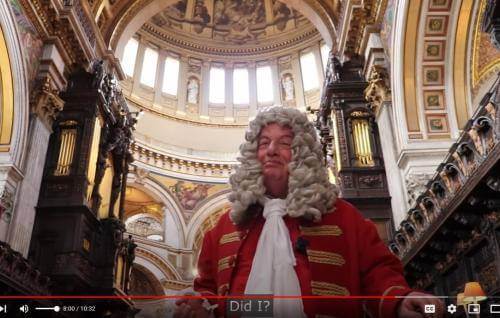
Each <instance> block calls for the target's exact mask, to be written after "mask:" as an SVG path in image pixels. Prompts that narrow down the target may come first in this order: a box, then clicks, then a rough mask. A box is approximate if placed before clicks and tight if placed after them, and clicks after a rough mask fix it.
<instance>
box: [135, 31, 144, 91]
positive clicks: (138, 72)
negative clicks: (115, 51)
mask: <svg viewBox="0 0 500 318" xmlns="http://www.w3.org/2000/svg"><path fill="white" fill-rule="evenodd" d="M145 51H146V43H145V42H144V40H143V39H139V48H138V49H137V56H136V58H135V66H134V77H133V81H132V83H133V84H132V94H134V92H137V91H138V90H139V85H140V84H141V71H142V63H143V62H144V52H145Z"/></svg>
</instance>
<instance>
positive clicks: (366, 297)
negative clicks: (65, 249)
mask: <svg viewBox="0 0 500 318" xmlns="http://www.w3.org/2000/svg"><path fill="white" fill-rule="evenodd" d="M178 298H183V299H262V298H272V299H297V298H300V299H338V300H344V299H350V300H363V299H397V297H396V296H285V295H283V296H280V295H275V296H268V295H233V296H194V295H168V296H167V295H163V296H156V295H150V296H148V295H130V296H99V295H83V296H76V295H74V296H73V295H71V296H0V299H13V300H15V299H178Z"/></svg>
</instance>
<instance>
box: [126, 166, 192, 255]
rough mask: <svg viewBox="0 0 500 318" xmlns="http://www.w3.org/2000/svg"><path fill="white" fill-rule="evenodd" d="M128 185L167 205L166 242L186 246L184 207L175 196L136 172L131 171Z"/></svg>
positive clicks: (176, 245) (181, 246)
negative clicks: (178, 203)
mask: <svg viewBox="0 0 500 318" xmlns="http://www.w3.org/2000/svg"><path fill="white" fill-rule="evenodd" d="M127 185H128V186H131V187H135V188H137V189H139V190H142V191H144V192H146V193H147V194H150V195H151V197H153V198H154V199H156V200H157V201H158V202H161V203H162V204H163V205H164V206H165V211H164V212H165V213H164V215H165V237H164V239H165V243H166V244H168V245H170V246H171V247H173V248H184V247H185V246H186V233H187V229H186V224H185V221H184V217H183V214H182V209H181V207H179V206H178V205H177V203H176V201H175V198H174V197H173V196H172V195H171V194H170V193H169V192H168V191H167V190H166V189H165V188H164V187H163V186H162V185H161V184H159V183H158V182H156V181H155V180H153V179H151V178H140V177H138V175H137V174H136V173H129V175H128V178H127ZM169 221H171V222H173V225H174V226H171V225H170V224H171V223H170V222H169Z"/></svg>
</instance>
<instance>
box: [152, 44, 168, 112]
mask: <svg viewBox="0 0 500 318" xmlns="http://www.w3.org/2000/svg"><path fill="white" fill-rule="evenodd" d="M166 58H167V54H166V52H165V51H163V50H159V51H158V62H157V63H156V77H155V87H154V88H153V89H154V93H155V96H154V99H153V106H154V107H155V108H161V106H160V104H161V99H162V97H161V95H162V94H163V74H165V59H166Z"/></svg>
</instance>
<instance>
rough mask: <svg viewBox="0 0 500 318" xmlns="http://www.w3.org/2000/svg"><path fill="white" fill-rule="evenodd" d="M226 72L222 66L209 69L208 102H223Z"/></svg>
mask: <svg viewBox="0 0 500 318" xmlns="http://www.w3.org/2000/svg"><path fill="white" fill-rule="evenodd" d="M225 84H226V74H225V70H224V69H223V68H222V67H212V68H211V69H210V89H209V90H210V91H209V95H208V96H209V97H208V100H209V102H210V103H215V104H222V103H224V102H225V100H226V99H225V94H226V90H225Z"/></svg>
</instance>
